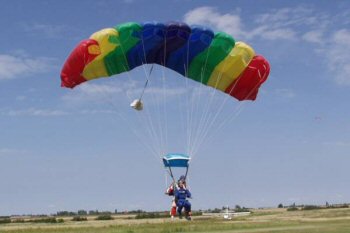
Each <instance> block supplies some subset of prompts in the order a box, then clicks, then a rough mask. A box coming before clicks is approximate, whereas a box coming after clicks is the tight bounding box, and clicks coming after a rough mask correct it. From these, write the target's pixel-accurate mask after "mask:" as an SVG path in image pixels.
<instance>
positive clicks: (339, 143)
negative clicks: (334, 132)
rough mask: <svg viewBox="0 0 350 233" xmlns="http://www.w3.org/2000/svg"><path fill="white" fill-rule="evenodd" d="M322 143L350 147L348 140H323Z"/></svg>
mask: <svg viewBox="0 0 350 233" xmlns="http://www.w3.org/2000/svg"><path fill="white" fill-rule="evenodd" d="M323 144H324V145H328V146H335V147H350V141H333V142H324V143H323Z"/></svg>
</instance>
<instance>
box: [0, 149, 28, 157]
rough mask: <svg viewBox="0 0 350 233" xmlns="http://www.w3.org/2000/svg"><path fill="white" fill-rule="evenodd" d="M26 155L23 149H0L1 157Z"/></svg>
mask: <svg viewBox="0 0 350 233" xmlns="http://www.w3.org/2000/svg"><path fill="white" fill-rule="evenodd" d="M24 153H26V151H25V150H21V149H13V148H0V156H12V155H21V154H24Z"/></svg>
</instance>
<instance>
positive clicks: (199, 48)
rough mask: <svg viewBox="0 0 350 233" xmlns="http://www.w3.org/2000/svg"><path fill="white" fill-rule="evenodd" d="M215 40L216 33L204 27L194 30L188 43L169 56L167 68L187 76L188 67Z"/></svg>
mask: <svg viewBox="0 0 350 233" xmlns="http://www.w3.org/2000/svg"><path fill="white" fill-rule="evenodd" d="M213 38H214V32H213V31H212V30H210V29H207V28H204V27H194V28H192V31H191V35H190V38H189V40H188V43H185V44H184V46H182V47H181V48H179V49H178V50H176V51H174V52H172V53H171V54H169V56H168V58H167V63H166V67H168V68H170V69H172V70H175V71H177V72H178V73H180V74H182V75H183V76H187V74H186V71H188V66H189V65H190V64H191V61H192V59H193V58H194V57H196V56H197V55H198V54H199V53H201V52H203V51H204V50H205V49H206V48H208V47H209V45H210V43H211V41H212V40H213Z"/></svg>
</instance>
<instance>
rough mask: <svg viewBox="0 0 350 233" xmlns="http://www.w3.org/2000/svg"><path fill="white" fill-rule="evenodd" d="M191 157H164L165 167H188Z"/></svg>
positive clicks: (175, 155)
mask: <svg viewBox="0 0 350 233" xmlns="http://www.w3.org/2000/svg"><path fill="white" fill-rule="evenodd" d="M189 161H190V157H189V156H188V155H184V154H167V155H166V156H164V157H163V163H164V166H165V167H188V165H189Z"/></svg>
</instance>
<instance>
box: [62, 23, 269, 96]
mask: <svg viewBox="0 0 350 233" xmlns="http://www.w3.org/2000/svg"><path fill="white" fill-rule="evenodd" d="M144 64H158V65H161V66H164V67H167V68H169V69H171V70H174V71H176V72H178V73H179V74H181V75H182V76H184V77H186V78H189V79H192V80H194V81H196V82H199V83H202V84H203V85H206V86H210V87H213V88H215V89H217V90H219V91H221V92H224V93H226V94H228V95H230V96H232V97H234V98H236V99H237V100H239V101H242V100H255V99H256V97H257V94H258V91H259V87H260V86H261V84H263V83H264V82H265V81H266V79H267V77H268V75H269V72H270V65H269V63H268V62H267V60H266V59H265V58H264V57H263V56H261V55H256V54H255V52H254V50H253V48H251V47H250V46H249V45H247V44H245V43H243V42H236V41H235V40H234V39H233V38H232V36H230V35H228V34H226V33H224V32H217V33H214V32H213V31H212V30H210V29H208V28H205V27H200V26H189V25H187V24H185V23H181V22H172V23H167V24H163V23H157V22H153V23H143V24H140V23H135V22H131V23H124V24H120V25H117V26H116V27H114V28H106V29H102V30H100V31H98V32H95V33H94V34H92V35H91V36H90V38H89V39H86V40H83V41H81V42H80V43H79V44H78V46H77V47H76V48H75V49H74V50H73V51H72V53H71V54H70V56H69V57H68V59H67V61H66V62H65V64H64V66H63V69H62V72H61V81H62V82H61V85H62V86H63V87H68V88H74V87H75V86H76V85H79V84H80V83H83V82H86V81H89V80H93V79H97V78H101V77H109V76H112V75H115V74H120V73H123V72H127V71H130V70H132V69H134V68H135V67H138V66H141V65H144Z"/></svg>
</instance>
